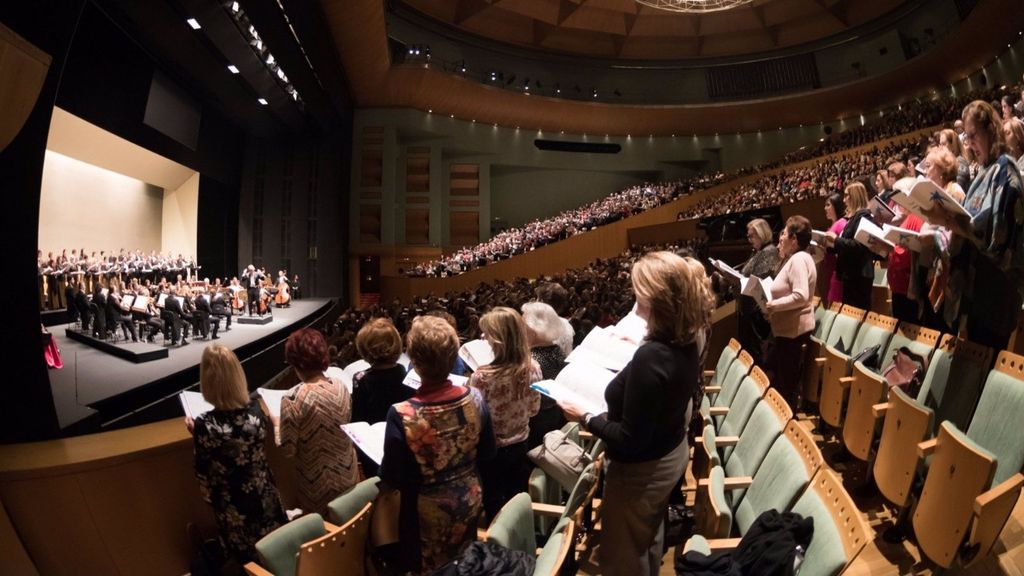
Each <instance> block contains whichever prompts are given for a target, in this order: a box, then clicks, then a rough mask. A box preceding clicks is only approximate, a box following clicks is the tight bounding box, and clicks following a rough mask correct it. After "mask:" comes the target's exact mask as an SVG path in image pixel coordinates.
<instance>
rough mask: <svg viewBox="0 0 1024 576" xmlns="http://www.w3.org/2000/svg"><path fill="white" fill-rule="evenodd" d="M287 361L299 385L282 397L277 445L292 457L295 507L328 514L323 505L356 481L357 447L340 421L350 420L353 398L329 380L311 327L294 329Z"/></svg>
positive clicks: (323, 346) (322, 344)
mask: <svg viewBox="0 0 1024 576" xmlns="http://www.w3.org/2000/svg"><path fill="white" fill-rule="evenodd" d="M284 355H285V361H286V362H287V363H288V365H289V366H291V367H292V369H293V370H294V371H295V374H296V375H297V376H298V377H299V380H301V383H300V384H299V385H298V387H297V388H296V389H295V391H294V392H293V393H292V394H291V395H289V396H285V397H284V398H282V399H281V423H280V430H281V449H282V451H283V452H284V453H285V455H286V456H288V457H290V458H294V459H295V472H296V473H295V480H296V489H297V492H298V498H299V507H300V508H301V509H302V510H303V511H304V512H317V513H319V514H320V515H322V516H325V517H326V515H327V504H328V503H329V502H330V501H331V500H333V499H334V498H336V497H337V496H338V495H339V494H341V493H342V492H344V491H345V490H348V489H349V488H351V487H352V486H355V485H356V483H357V482H358V481H359V468H358V466H356V454H355V447H354V446H352V440H351V439H350V438H349V437H348V435H347V434H345V433H344V432H343V431H342V429H341V425H342V424H348V423H349V422H350V421H351V419H352V397H351V396H350V395H349V393H348V389H347V388H345V386H344V385H343V384H342V383H341V381H340V380H335V379H332V378H328V377H327V376H325V375H324V370H326V369H327V366H328V357H327V342H326V341H324V337H323V334H321V333H320V332H319V331H317V330H315V329H313V328H303V329H301V330H298V331H296V332H293V333H292V334H291V336H289V337H288V340H287V341H286V342H285V346H284Z"/></svg>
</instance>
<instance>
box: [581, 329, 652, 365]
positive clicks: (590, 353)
mask: <svg viewBox="0 0 1024 576" xmlns="http://www.w3.org/2000/svg"><path fill="white" fill-rule="evenodd" d="M639 347H640V343H639V342H637V343H633V342H629V341H627V340H624V339H622V337H620V336H619V335H617V334H616V333H615V332H614V331H613V330H612V329H611V328H608V329H606V328H601V327H599V326H597V327H595V328H594V329H593V330H591V331H590V333H589V334H587V337H586V338H584V339H583V342H581V343H580V345H579V346H577V347H576V349H575V350H573V351H572V353H571V354H569V356H568V358H566V359H565V361H566V362H570V363H572V362H587V363H590V364H593V365H595V366H600V367H601V368H605V369H608V370H613V371H615V372H618V371H619V370H622V369H623V368H625V367H626V364H629V361H630V360H632V359H633V353H635V352H636V349H637V348H639Z"/></svg>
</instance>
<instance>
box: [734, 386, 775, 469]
mask: <svg viewBox="0 0 1024 576" xmlns="http://www.w3.org/2000/svg"><path fill="white" fill-rule="evenodd" d="M783 426H784V425H783V423H782V422H780V421H779V416H778V415H777V414H775V412H774V411H773V410H772V409H771V407H770V406H769V405H768V403H767V402H758V403H757V406H755V407H754V411H753V412H752V413H751V414H750V419H749V420H747V426H746V428H745V429H744V430H743V435H741V436H740V439H739V442H737V443H736V446H735V447H733V448H731V449H727V451H726V453H725V454H724V456H723V461H724V463H725V472H726V473H727V474H728V475H729V476H730V477H734V478H736V477H740V476H753V475H754V474H756V473H757V469H758V468H760V466H761V462H763V461H764V457H765V456H766V455H767V454H768V450H770V449H771V447H772V444H774V443H775V440H776V439H777V438H778V437H779V436H781V435H782V430H783Z"/></svg>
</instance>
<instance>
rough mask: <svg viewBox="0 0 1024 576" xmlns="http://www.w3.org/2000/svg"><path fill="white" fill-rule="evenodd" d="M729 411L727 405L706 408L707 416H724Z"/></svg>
mask: <svg viewBox="0 0 1024 576" xmlns="http://www.w3.org/2000/svg"><path fill="white" fill-rule="evenodd" d="M728 413H729V407H728V406H712V407H711V408H709V409H708V415H709V416H725V415H726V414H728Z"/></svg>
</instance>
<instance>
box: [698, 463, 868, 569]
mask: <svg viewBox="0 0 1024 576" xmlns="http://www.w3.org/2000/svg"><path fill="white" fill-rule="evenodd" d="M792 512H795V513H797V514H800V515H801V516H803V517H804V518H808V517H810V518H814V535H813V536H812V537H811V543H810V544H809V545H808V546H807V550H806V552H804V561H803V563H802V564H801V565H800V576H835V575H836V574H840V573H842V572H843V571H844V570H845V569H846V568H847V567H848V566H849V565H850V564H851V563H852V562H853V560H854V559H855V558H856V557H857V555H858V554H860V552H861V550H863V549H864V546H865V545H866V544H867V543H868V541H869V540H870V539H871V538H872V534H873V533H872V530H871V526H870V525H869V524H868V522H867V520H865V519H864V517H863V516H862V515H861V513H860V510H858V509H857V505H856V504H855V503H854V502H853V499H852V498H851V497H850V494H849V493H848V492H847V491H846V489H845V488H843V482H842V479H841V478H840V477H839V476H838V475H837V474H836V473H835V472H834V471H833V470H831V469H829V468H822V469H820V470H818V472H817V474H815V476H814V479H813V480H812V481H811V483H810V485H809V486H808V487H807V488H806V489H805V490H804V491H803V494H802V495H801V496H800V499H799V500H797V501H796V504H795V505H794V506H793V509H792ZM739 543H740V538H723V539H711V540H709V539H707V538H705V537H704V536H693V537H692V538H690V540H688V541H687V542H686V546H685V547H684V548H683V553H684V554H685V553H687V552H698V553H700V554H704V555H711V554H712V553H716V552H727V551H730V550H734V549H735V548H736V547H737V546H739Z"/></svg>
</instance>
